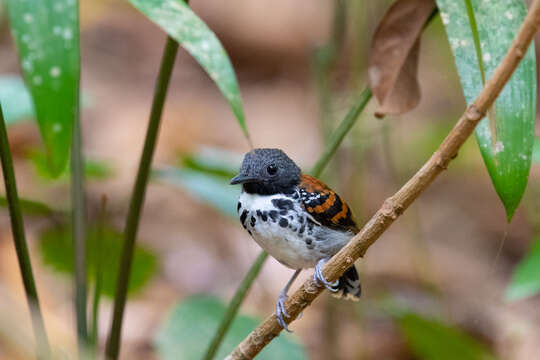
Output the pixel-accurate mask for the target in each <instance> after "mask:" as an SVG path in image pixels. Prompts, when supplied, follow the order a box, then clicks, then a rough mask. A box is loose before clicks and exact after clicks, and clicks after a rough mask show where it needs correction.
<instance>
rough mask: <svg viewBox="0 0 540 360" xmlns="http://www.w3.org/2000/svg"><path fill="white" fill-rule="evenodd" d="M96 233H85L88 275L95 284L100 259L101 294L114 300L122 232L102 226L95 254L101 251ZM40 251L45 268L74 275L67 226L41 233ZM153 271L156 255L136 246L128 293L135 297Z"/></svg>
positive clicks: (70, 242) (91, 229) (69, 232)
mask: <svg viewBox="0 0 540 360" xmlns="http://www.w3.org/2000/svg"><path fill="white" fill-rule="evenodd" d="M99 233H100V232H99V229H98V228H97V227H96V226H93V227H91V228H90V229H88V234H87V236H88V237H87V245H86V246H87V248H86V253H87V266H88V274H89V277H90V280H92V281H94V280H95V279H94V278H93V277H94V275H95V274H96V270H95V268H96V264H97V263H98V257H101V265H102V271H103V273H104V274H106V276H104V277H103V279H102V281H103V282H102V291H103V293H104V294H105V295H107V296H109V297H113V296H114V292H115V288H116V278H117V275H118V263H119V262H120V256H121V252H122V242H123V236H122V233H121V232H119V231H117V230H115V229H114V228H111V227H108V226H105V227H104V228H103V230H102V234H103V235H102V236H103V241H102V243H101V250H102V251H101V252H100V253H98V249H99V248H100V247H99V246H100V244H99V241H98V239H99ZM39 249H40V253H41V256H42V259H43V262H44V263H45V265H48V266H51V267H52V268H54V269H55V270H56V271H59V272H62V273H69V274H72V273H73V271H74V267H73V251H74V250H73V239H72V237H71V231H70V228H69V226H66V225H63V226H60V227H54V228H51V229H47V230H45V231H43V232H42V233H41V236H40V239H39ZM156 267H157V258H156V255H154V254H153V253H152V252H151V251H150V250H148V249H146V248H144V247H142V246H141V245H137V247H136V248H135V256H134V258H133V266H132V268H131V277H130V282H129V292H130V293H135V292H137V291H138V290H140V289H142V288H143V286H144V285H145V284H146V283H148V281H149V280H150V279H151V278H152V276H153V275H154V274H155V272H156Z"/></svg>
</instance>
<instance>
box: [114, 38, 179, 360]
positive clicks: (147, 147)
mask: <svg viewBox="0 0 540 360" xmlns="http://www.w3.org/2000/svg"><path fill="white" fill-rule="evenodd" d="M177 52H178V43H177V42H176V41H175V40H174V39H173V38H171V37H167V43H166V45H165V49H164V51H163V58H162V60H161V67H160V70H159V75H158V79H157V82H156V87H155V91H154V99H153V102H152V110H151V112H150V119H149V121H148V129H147V130H146V138H145V141H144V148H143V152H142V155H141V160H140V163H139V170H138V172H137V179H136V180H135V185H134V188H133V193H132V195H131V201H130V205H129V212H128V216H127V220H126V228H125V232H124V245H123V249H122V259H121V262H120V270H119V273H118V281H117V285H116V294H115V298H114V313H113V319H112V324H111V330H110V332H109V338H108V339H107V346H106V354H105V355H106V358H107V359H117V358H118V354H119V352H120V338H121V330H122V319H123V315H124V308H125V306H126V299H127V290H128V284H129V276H130V273H131V263H132V260H133V254H134V251H135V239H136V236H137V230H138V228H139V220H140V217H141V209H142V206H143V202H144V197H145V193H146V185H147V184H148V177H149V174H150V167H151V164H152V157H153V155H154V149H155V145H156V141H157V135H158V130H159V124H160V122H161V114H162V112H163V105H164V103H165V98H166V95H167V89H168V86H169V80H170V78H171V74H172V70H173V66H174V60H175V58H176V54H177Z"/></svg>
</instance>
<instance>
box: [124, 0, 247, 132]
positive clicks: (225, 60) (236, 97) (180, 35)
mask: <svg viewBox="0 0 540 360" xmlns="http://www.w3.org/2000/svg"><path fill="white" fill-rule="evenodd" d="M129 1H130V2H131V4H133V6H135V7H136V8H137V9H138V10H139V11H140V12H142V13H143V14H144V15H146V16H147V17H148V18H150V20H152V21H153V22H154V23H156V24H157V25H159V26H160V27H161V28H162V29H163V30H164V31H165V32H166V33H167V34H169V35H170V36H171V37H172V38H173V39H175V40H176V41H178V43H179V44H180V45H181V46H182V47H183V48H184V49H186V50H187V51H188V52H189V53H190V54H191V56H193V57H194V58H195V60H197V62H198V63H199V64H200V65H201V66H202V67H203V68H204V70H205V71H206V72H207V73H208V75H209V76H210V78H212V80H214V82H215V83H216V85H217V86H218V88H219V89H220V90H221V93H222V94H223V96H225V99H227V101H228V102H229V105H230V107H231V109H232V111H233V113H234V115H235V116H236V119H237V120H238V123H239V124H240V127H241V128H242V131H243V132H244V135H245V136H246V137H247V138H248V139H249V133H248V131H247V127H246V120H245V116H244V111H243V108H242V99H241V98H240V91H239V89H238V83H237V81H236V76H235V74H234V70H233V67H232V65H231V62H230V60H229V57H228V56H227V53H226V52H225V49H224V48H223V46H222V45H221V43H220V42H219V40H218V38H217V37H216V35H215V34H214V33H213V32H212V31H211V30H210V29H209V28H208V26H206V24H205V23H204V22H203V21H202V20H201V19H200V18H199V17H198V16H197V15H195V13H194V12H193V11H192V10H191V9H190V7H189V6H188V5H187V4H186V3H185V2H184V1H183V0H129Z"/></svg>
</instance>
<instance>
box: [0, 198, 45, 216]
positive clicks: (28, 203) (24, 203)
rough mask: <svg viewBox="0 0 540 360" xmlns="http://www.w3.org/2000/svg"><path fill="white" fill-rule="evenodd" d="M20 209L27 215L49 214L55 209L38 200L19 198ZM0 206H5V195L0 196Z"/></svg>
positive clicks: (6, 204)
mask: <svg viewBox="0 0 540 360" xmlns="http://www.w3.org/2000/svg"><path fill="white" fill-rule="evenodd" d="M19 203H20V205H21V210H22V212H23V213H25V214H27V215H35V216H50V215H52V214H54V213H55V210H53V209H51V208H50V207H49V206H48V205H46V204H44V203H41V202H39V201H34V200H29V199H24V198H19ZM0 207H3V208H7V207H8V203H7V199H6V197H5V196H0Z"/></svg>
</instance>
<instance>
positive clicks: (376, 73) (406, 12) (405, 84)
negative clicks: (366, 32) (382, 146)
mask: <svg viewBox="0 0 540 360" xmlns="http://www.w3.org/2000/svg"><path fill="white" fill-rule="evenodd" d="M435 6H436V5H435V1H434V0H398V1H396V2H395V3H394V4H393V5H392V6H391V7H390V8H389V9H388V11H387V12H386V13H385V14H384V16H383V18H382V19H381V21H380V23H379V25H378V26H377V30H376V31H375V35H374V36H373V40H372V42H371V49H370V54H369V59H368V78H369V84H370V86H371V89H372V91H373V93H374V94H375V97H376V98H377V101H378V102H379V106H380V107H379V109H378V110H377V112H376V113H375V115H377V116H384V115H386V114H402V113H404V112H407V111H409V110H411V109H413V108H414V107H415V106H416V105H418V102H419V101H420V87H419V85H418V80H417V76H416V75H417V71H418V53H419V50H420V34H421V33H422V29H423V28H424V25H425V23H426V21H427V20H428V18H429V16H430V15H431V13H432V12H433V10H434V9H435Z"/></svg>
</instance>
